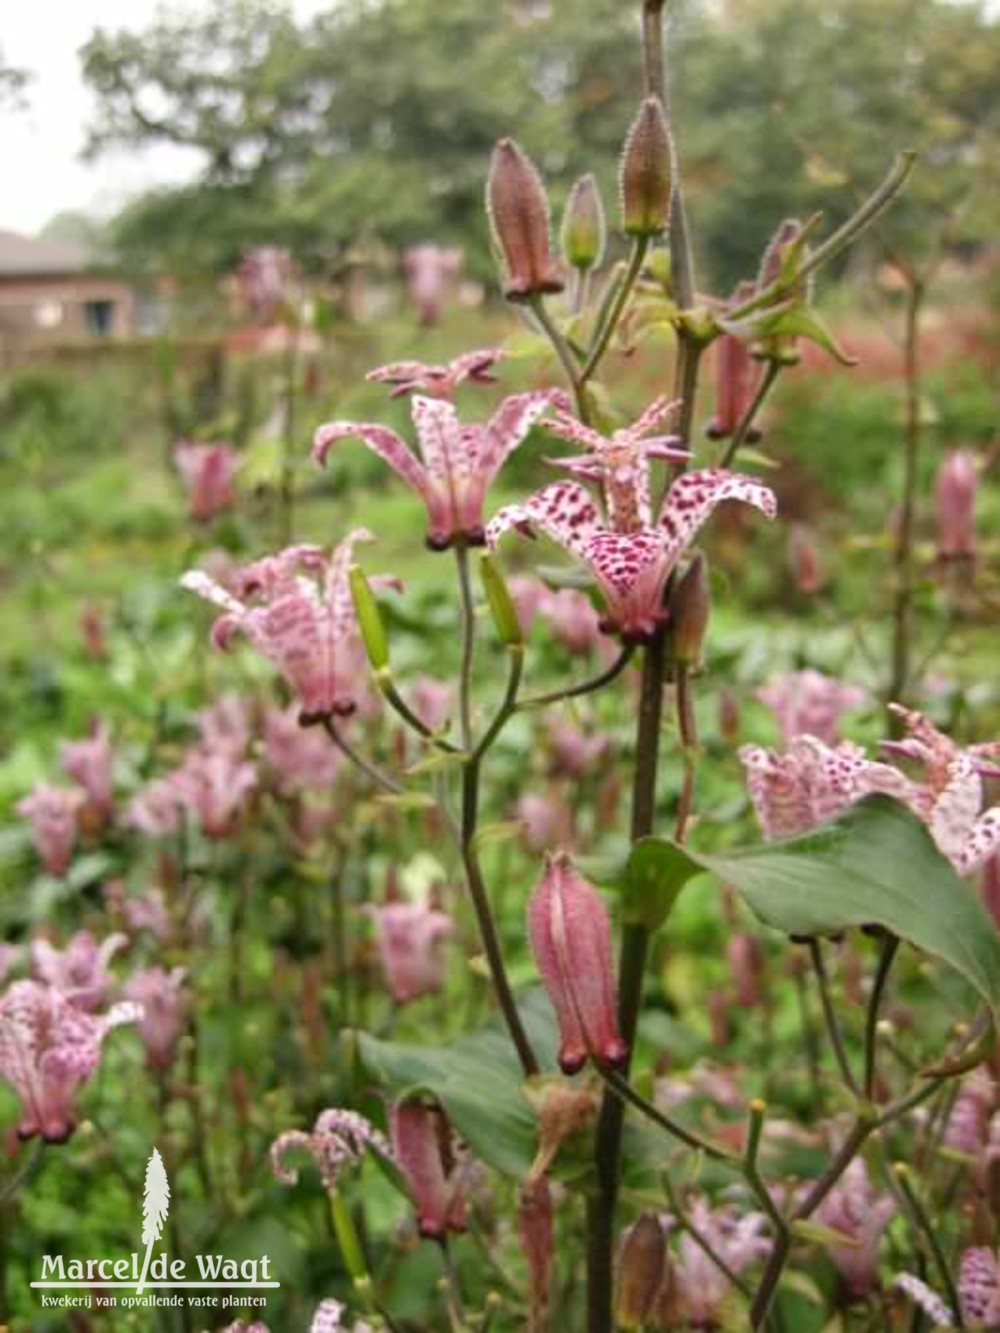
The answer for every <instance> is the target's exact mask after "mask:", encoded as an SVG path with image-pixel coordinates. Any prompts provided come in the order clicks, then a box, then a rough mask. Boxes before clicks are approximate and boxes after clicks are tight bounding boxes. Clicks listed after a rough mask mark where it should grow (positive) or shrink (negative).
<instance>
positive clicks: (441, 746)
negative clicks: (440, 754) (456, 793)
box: [375, 671, 460, 754]
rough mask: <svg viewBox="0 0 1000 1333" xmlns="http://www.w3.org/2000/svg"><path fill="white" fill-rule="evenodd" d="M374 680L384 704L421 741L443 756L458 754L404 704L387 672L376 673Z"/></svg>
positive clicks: (456, 750)
mask: <svg viewBox="0 0 1000 1333" xmlns="http://www.w3.org/2000/svg"><path fill="white" fill-rule="evenodd" d="M375 679H376V683H377V685H378V688H379V692H380V693H381V695H382V698H383V699H384V700H385V701H386V703H387V704H388V705H389V707H390V708H391V709H392V710H393V712H395V713H397V714H398V716H399V717H401V718H402V719H403V721H404V722H405V723H406V724H407V726H408V727H411V728H412V729H413V730H414V731H415V732H416V733H417V735H418V736H422V737H423V739H424V740H425V741H427V742H429V744H431V745H432V746H433V747H434V748H435V749H436V750H443V751H444V753H445V754H459V753H460V751H459V749H458V746H456V745H452V744H451V743H450V742H449V741H446V740H444V739H443V738H442V737H440V736H438V735H436V733H435V732H434V731H432V730H431V728H430V727H429V726H428V725H427V723H426V722H424V721H423V719H422V718H420V717H418V716H417V714H416V713H415V712H414V711H413V709H412V708H411V707H410V705H409V704H408V703H407V702H406V700H405V699H404V698H403V696H402V695H401V694H400V693H399V691H398V690H397V689H396V686H395V684H394V682H393V679H392V677H391V676H390V675H389V674H388V672H384V671H381V672H376V675H375Z"/></svg>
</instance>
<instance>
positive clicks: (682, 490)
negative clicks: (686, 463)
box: [486, 442, 775, 641]
mask: <svg viewBox="0 0 1000 1333" xmlns="http://www.w3.org/2000/svg"><path fill="white" fill-rule="evenodd" d="M640 443H641V442H640ZM581 466H582V467H584V468H585V469H586V470H587V474H588V475H601V476H602V477H605V478H606V479H610V485H611V490H610V492H609V495H610V497H611V498H610V499H609V505H613V508H611V509H609V514H610V515H611V517H610V525H605V523H604V521H603V520H602V517H601V514H600V511H599V510H598V509H597V507H596V505H595V504H594V502H593V500H592V499H591V498H590V495H589V494H588V492H587V491H586V490H585V489H584V488H583V487H582V486H580V485H579V484H577V483H576V482H569V481H562V482H557V483H556V484H555V485H553V486H547V487H546V488H545V489H544V490H542V491H539V492H538V493H537V494H535V495H533V496H531V497H530V498H529V499H528V500H526V501H524V502H523V503H521V504H513V505H508V506H507V507H506V508H504V509H501V510H500V512H499V513H498V514H497V515H496V517H495V518H493V519H492V520H491V522H490V524H489V526H488V528H487V532H486V536H487V541H488V543H489V545H490V546H495V545H496V544H497V542H498V541H499V540H500V538H501V537H502V536H503V534H504V533H505V532H507V531H508V530H509V529H511V528H516V529H517V530H518V531H519V532H522V533H524V534H526V535H529V536H531V535H534V532H535V530H536V529H539V530H541V531H542V532H544V533H545V534H546V536H548V537H550V538H551V539H552V540H553V541H555V542H557V543H558V544H559V545H561V546H563V547H564V548H565V550H567V551H568V552H569V553H570V554H571V555H573V556H575V557H576V558H577V559H579V560H580V561H581V562H582V563H583V564H584V565H585V566H586V567H587V568H588V569H589V570H590V572H591V574H592V575H593V576H594V579H595V580H596V582H597V585H598V587H599V588H600V590H601V593H602V595H603V597H604V600H605V603H606V607H607V610H606V614H605V616H604V619H603V620H602V622H601V628H602V629H603V630H605V632H607V633H617V634H621V635H622V636H623V637H624V638H626V639H629V640H632V641H642V640H645V639H648V638H649V637H650V635H652V634H653V633H654V632H655V631H656V628H657V626H658V625H660V624H662V623H663V621H664V619H665V610H664V607H663V592H664V588H665V586H666V582H667V579H668V578H669V576H670V574H671V573H672V572H673V570H674V568H675V566H676V564H677V561H678V560H679V558H680V556H681V555H682V554H683V552H684V551H685V550H686V549H687V548H688V546H690V545H691V543H692V542H693V541H694V538H695V536H696V535H697V533H698V531H699V529H700V528H701V526H702V524H703V523H705V522H706V520H707V519H708V518H709V516H710V515H711V513H712V511H713V510H714V509H715V508H716V506H717V505H719V504H721V503H722V501H723V500H742V501H744V502H745V503H747V504H751V505H753V506H754V507H755V508H757V509H760V510H761V511H762V512H763V513H765V514H767V515H768V517H773V515H774V512H775V500H774V495H773V494H772V492H771V491H769V490H768V489H767V487H766V486H762V485H761V484H760V483H759V482H757V481H756V480H754V479H753V478H751V477H746V476H743V475H741V474H740V473H730V472H724V471H721V470H719V469H707V470H705V471H701V472H688V473H685V474H684V475H683V476H681V477H678V478H677V480H676V481H675V482H674V484H673V485H672V486H671V488H670V490H669V492H668V494H667V498H666V500H665V502H664V506H663V509H662V511H661V513H660V516H659V519H658V520H657V522H656V523H655V525H654V524H652V523H651V515H650V508H649V486H648V475H647V472H648V469H647V467H646V462H645V457H644V454H643V453H642V451H641V450H638V451H637V452H636V454H635V456H634V457H633V458H632V459H631V461H630V462H629V464H628V466H625V465H624V464H623V465H622V467H621V468H618V467H615V468H614V469H612V466H611V463H610V462H609V461H607V460H601V459H598V460H597V462H596V464H595V466H596V468H597V469H598V471H597V472H594V471H592V469H591V468H590V460H584V462H583V463H582V464H581ZM618 524H621V525H622V526H620V527H619V526H618Z"/></svg>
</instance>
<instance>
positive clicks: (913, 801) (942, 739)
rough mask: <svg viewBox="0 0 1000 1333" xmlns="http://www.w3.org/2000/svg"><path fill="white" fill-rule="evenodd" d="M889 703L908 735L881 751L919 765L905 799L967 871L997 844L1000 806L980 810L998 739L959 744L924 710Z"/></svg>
mask: <svg viewBox="0 0 1000 1333" xmlns="http://www.w3.org/2000/svg"><path fill="white" fill-rule="evenodd" d="M889 706H890V708H891V709H892V710H893V712H895V713H896V714H897V716H899V717H901V718H902V719H903V722H904V723H905V725H906V729H907V731H908V732H909V733H910V734H909V736H908V737H907V738H906V739H905V740H902V741H886V742H883V745H882V748H883V750H884V751H885V752H887V753H889V754H891V755H898V756H900V757H902V758H904V759H909V760H913V761H915V762H916V763H917V764H919V765H920V766H921V767H922V768H923V775H922V781H919V782H917V783H911V784H909V785H908V787H907V789H906V795H905V796H904V798H903V799H904V800H905V801H906V803H907V805H909V807H910V809H911V810H913V812H914V814H916V815H917V817H918V818H919V819H922V820H923V822H924V823H925V824H926V825H927V828H928V830H929V831H930V834H931V837H932V838H933V839H934V841H935V843H936V844H937V847H938V850H939V851H941V852H942V853H943V854H944V855H945V856H946V857H947V858H948V860H949V861H950V862H951V863H952V865H953V866H954V867H955V869H956V870H957V871H958V872H959V874H961V875H968V874H971V873H972V871H974V870H977V869H978V868H979V867H980V866H982V865H984V864H985V863H986V862H987V861H988V860H989V858H990V857H991V856H992V855H993V854H994V853H995V852H996V851H997V850H998V849H1000V806H994V807H993V808H992V809H990V810H987V811H985V812H983V803H984V797H983V776H984V775H988V776H993V777H996V776H1000V742H991V743H987V744H985V745H969V746H965V747H962V746H959V745H956V744H955V742H954V741H953V740H952V739H951V738H950V737H949V736H946V735H945V734H944V733H943V732H941V731H938V729H937V727H935V726H934V725H933V723H932V722H931V721H930V720H929V719H928V718H926V717H924V716H923V714H922V713H917V712H912V711H910V710H909V709H906V708H903V707H902V706H901V705H899V704H890V705H889Z"/></svg>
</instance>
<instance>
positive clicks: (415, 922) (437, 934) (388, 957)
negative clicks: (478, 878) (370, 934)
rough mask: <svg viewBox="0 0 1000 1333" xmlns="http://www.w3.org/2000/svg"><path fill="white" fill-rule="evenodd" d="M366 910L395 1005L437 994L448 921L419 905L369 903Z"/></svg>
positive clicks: (442, 973) (450, 929)
mask: <svg viewBox="0 0 1000 1333" xmlns="http://www.w3.org/2000/svg"><path fill="white" fill-rule="evenodd" d="M367 911H368V913H369V915H370V916H371V918H372V920H373V921H374V922H375V932H376V938H377V940H378V952H379V958H380V960H381V963H382V971H383V973H384V975H385V979H386V982H387V983H388V985H389V989H390V990H391V991H392V995H393V999H394V1000H395V1001H396V1003H397V1004H406V1003H408V1002H409V1001H410V1000H416V999H419V997H420V996H421V995H434V994H436V993H437V992H438V991H440V990H441V989H442V987H443V986H444V980H445V970H446V965H447V955H446V946H447V943H448V940H449V939H450V938H451V935H452V933H453V931H454V926H453V925H452V921H451V918H450V917H449V916H448V915H447V914H446V913H445V912H438V911H436V910H435V909H434V908H431V907H425V906H424V905H423V904H422V903H402V902H389V903H382V904H380V905H377V906H376V905H374V904H370V905H369V906H368V908H367Z"/></svg>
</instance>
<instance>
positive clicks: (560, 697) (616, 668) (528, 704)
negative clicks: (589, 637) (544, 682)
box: [517, 643, 635, 713]
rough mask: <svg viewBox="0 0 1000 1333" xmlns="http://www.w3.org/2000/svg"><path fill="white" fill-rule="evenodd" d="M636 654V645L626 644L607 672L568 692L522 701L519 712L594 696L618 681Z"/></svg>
mask: <svg viewBox="0 0 1000 1333" xmlns="http://www.w3.org/2000/svg"><path fill="white" fill-rule="evenodd" d="M634 653H635V644H634V643H626V644H625V645H624V646H623V647H622V650H621V652H620V653H619V654H618V656H617V657H616V658H615V660H614V661H613V662H612V664H611V666H609V667H608V669H607V671H602V672H601V674H600V675H599V676H593V677H591V679H590V680H585V681H582V682H581V683H580V684H579V685H571V686H570V687H569V689H566V690H553V691H552V693H551V694H536V695H533V696H532V697H531V698H529V699H522V700H520V702H519V703H518V705H517V712H519V713H524V712H527V711H528V710H529V709H531V708H545V707H546V706H547V705H548V704H559V703H562V702H563V701H564V700H565V699H578V698H579V697H580V695H582V694H593V693H594V692H595V690H600V689H602V688H603V687H604V686H605V685H610V684H611V682H612V681H613V680H616V679H617V678H618V677H619V676H620V675H621V673H622V672H623V671H624V670H625V668H626V667H627V666H628V664H629V662H631V660H632V657H633V655H634Z"/></svg>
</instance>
